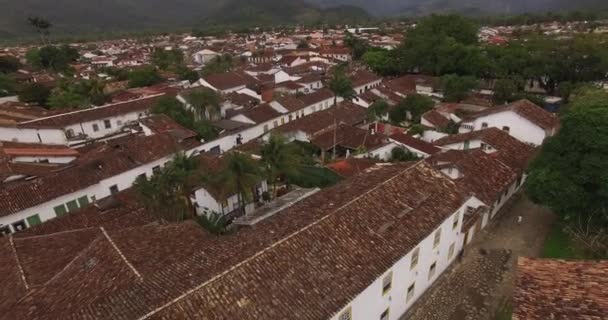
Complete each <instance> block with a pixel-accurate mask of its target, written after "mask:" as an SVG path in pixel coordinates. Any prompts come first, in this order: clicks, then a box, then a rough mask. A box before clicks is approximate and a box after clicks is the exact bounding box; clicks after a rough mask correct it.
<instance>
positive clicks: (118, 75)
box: [99, 67, 129, 81]
mask: <svg viewBox="0 0 608 320" xmlns="http://www.w3.org/2000/svg"><path fill="white" fill-rule="evenodd" d="M99 72H101V73H105V74H107V75H109V76H110V77H113V78H114V79H116V80H118V81H126V80H129V71H128V70H127V69H122V68H116V67H104V68H101V69H100V70H99Z"/></svg>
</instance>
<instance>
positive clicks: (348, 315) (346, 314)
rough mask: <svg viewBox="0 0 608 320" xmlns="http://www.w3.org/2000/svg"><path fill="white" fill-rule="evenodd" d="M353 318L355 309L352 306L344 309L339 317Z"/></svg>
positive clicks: (339, 318)
mask: <svg viewBox="0 0 608 320" xmlns="http://www.w3.org/2000/svg"><path fill="white" fill-rule="evenodd" d="M352 318H353V310H352V308H351V307H348V308H346V310H344V311H343V312H342V313H341V314H340V316H339V317H338V320H351V319H352Z"/></svg>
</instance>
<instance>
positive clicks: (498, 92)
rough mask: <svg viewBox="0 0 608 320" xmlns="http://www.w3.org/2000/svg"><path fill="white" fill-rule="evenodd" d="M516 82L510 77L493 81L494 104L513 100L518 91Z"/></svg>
mask: <svg viewBox="0 0 608 320" xmlns="http://www.w3.org/2000/svg"><path fill="white" fill-rule="evenodd" d="M518 91H519V90H518V88H517V83H516V82H515V81H514V80H512V79H498V80H496V83H494V95H493V97H492V100H493V101H494V103H495V104H503V103H508V102H513V101H514V100H515V98H516V96H517V93H518Z"/></svg>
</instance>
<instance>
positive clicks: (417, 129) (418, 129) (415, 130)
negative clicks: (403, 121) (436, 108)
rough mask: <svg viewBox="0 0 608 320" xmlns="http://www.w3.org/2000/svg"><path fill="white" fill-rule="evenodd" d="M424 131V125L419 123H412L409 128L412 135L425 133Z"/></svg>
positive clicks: (408, 131)
mask: <svg viewBox="0 0 608 320" xmlns="http://www.w3.org/2000/svg"><path fill="white" fill-rule="evenodd" d="M424 131H425V128H424V126H423V125H421V124H418V123H417V124H414V125H412V126H411V127H410V128H409V130H407V134H408V135H410V136H416V135H419V134H423V133H424Z"/></svg>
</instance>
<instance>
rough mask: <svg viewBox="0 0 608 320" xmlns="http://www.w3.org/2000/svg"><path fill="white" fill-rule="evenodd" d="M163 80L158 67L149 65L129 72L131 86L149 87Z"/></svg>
mask: <svg viewBox="0 0 608 320" xmlns="http://www.w3.org/2000/svg"><path fill="white" fill-rule="evenodd" d="M162 81H163V78H162V77H161V76H160V74H158V71H156V68H154V67H152V66H147V67H143V68H139V69H135V70H133V71H131V72H130V73H129V87H131V88H137V87H147V86H151V85H154V84H157V83H160V82H162Z"/></svg>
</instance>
